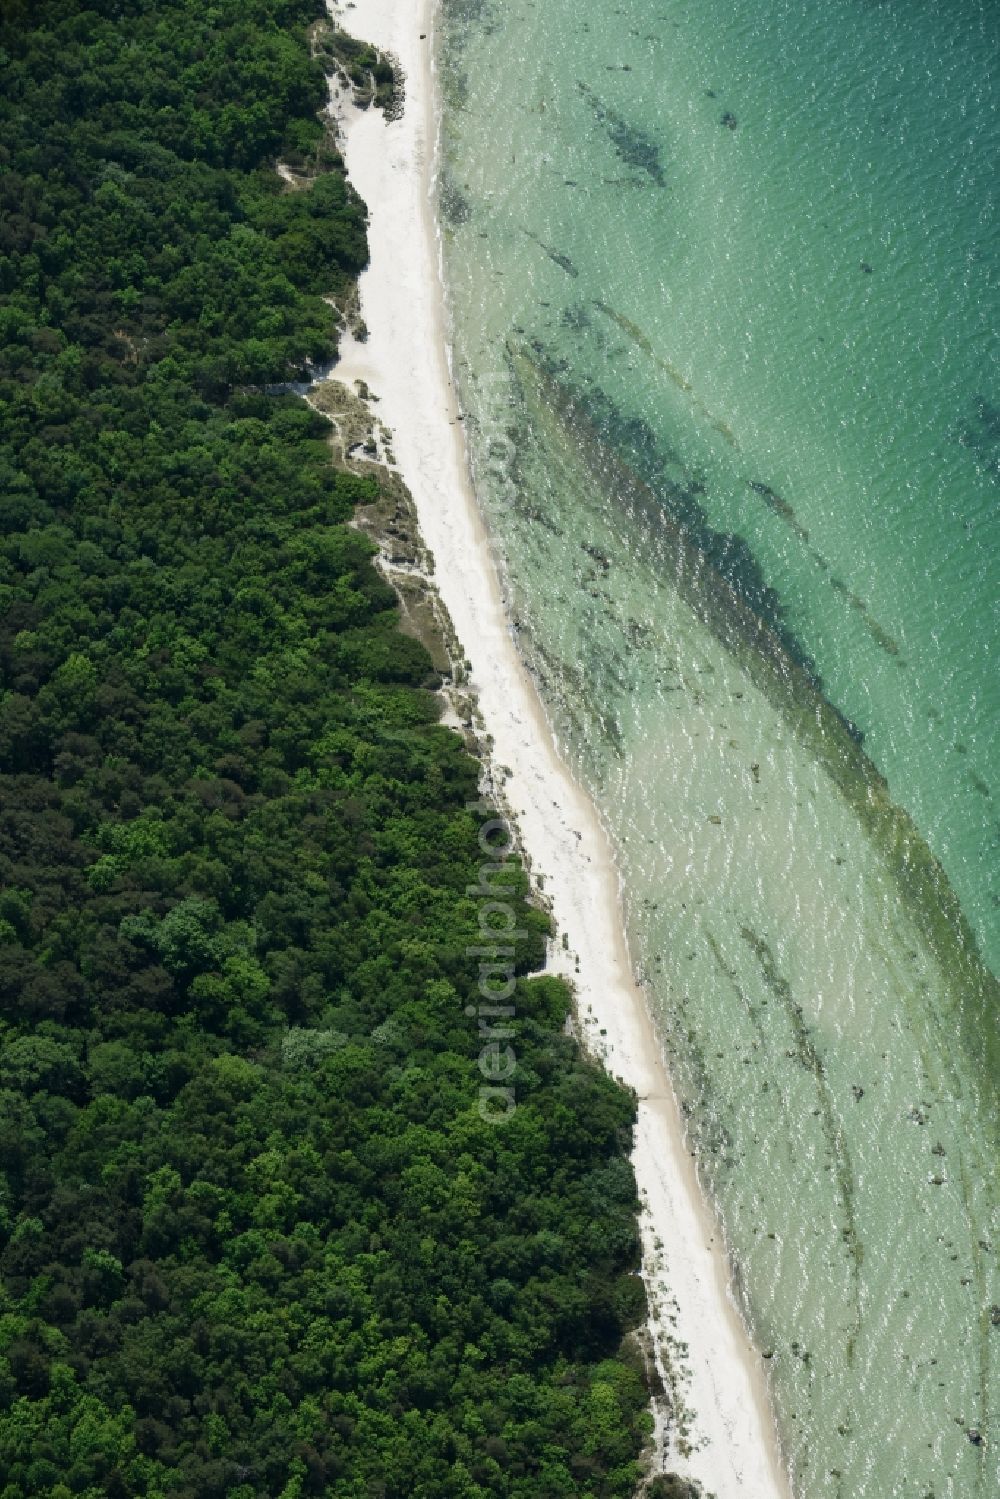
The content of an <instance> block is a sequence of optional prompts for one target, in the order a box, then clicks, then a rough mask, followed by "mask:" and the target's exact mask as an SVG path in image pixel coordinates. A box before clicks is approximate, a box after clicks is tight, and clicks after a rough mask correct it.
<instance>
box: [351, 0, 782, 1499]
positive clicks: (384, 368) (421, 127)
mask: <svg viewBox="0 0 1000 1499" xmlns="http://www.w3.org/2000/svg"><path fill="white" fill-rule="evenodd" d="M329 8H330V11H331V14H332V15H333V16H334V18H335V19H336V20H337V21H338V23H339V24H340V25H341V26H342V27H343V28H344V29H345V30H348V31H349V32H351V33H352V34H354V32H355V30H357V32H358V33H359V34H360V35H361V36H362V37H363V38H364V39H365V40H368V41H372V42H373V43H374V44H375V45H376V46H378V47H379V48H380V49H381V50H383V51H385V52H389V53H392V54H393V55H394V57H395V58H397V59H398V61H399V62H400V64H401V66H402V68H403V72H404V75H405V89H406V97H405V104H404V108H403V113H402V118H401V119H399V120H397V121H394V122H392V123H391V124H387V123H386V121H385V119H384V117H383V116H382V114H381V113H380V112H379V111H378V110H376V109H374V108H371V109H369V110H367V111H361V110H355V109H353V108H344V109H343V110H342V111H341V115H342V117H341V118H340V119H339V120H338V124H339V126H340V133H341V138H342V144H343V147H344V155H345V160H346V163H347V169H348V175H349V177H350V179H351V181H352V183H353V185H354V186H355V187H356V189H357V191H358V192H359V193H360V195H361V197H362V198H363V199H364V200H365V202H366V203H367V204H368V205H369V214H370V229H369V242H370V262H369V266H368V268H367V269H366V270H365V271H364V272H363V273H362V276H361V280H360V299H361V313H362V316H363V318H364V320H365V323H366V324H367V327H368V330H369V337H368V340H367V342H365V343H363V344H361V343H358V342H356V341H355V340H353V339H350V338H347V337H345V338H344V339H343V340H342V344H341V358H340V360H339V361H338V364H337V366H336V368H335V371H334V372H333V375H332V378H334V379H336V380H339V381H341V382H343V383H345V384H347V385H348V386H349V387H350V388H351V389H353V388H354V386H353V382H354V381H355V380H358V379H361V380H364V381H365V382H366V384H367V385H368V386H369V387H370V389H371V391H372V392H373V394H374V395H375V396H376V397H377V398H378V406H377V415H378V418H379V420H380V421H382V422H383V423H384V424H385V425H386V426H387V427H388V428H389V429H390V430H391V432H392V439H393V451H394V453H395V455H396V459H397V463H398V468H399V471H400V473H401V475H402V477H403V478H404V480H405V482H406V484H407V486H408V487H409V490H410V492H411V494H412V497H413V501H414V504H415V507H416V512H417V517H418V520H419V524H420V529H421V533H422V536H423V539H424V542H425V543H426V545H427V547H428V548H429V550H430V552H431V554H432V556H433V557H434V559H435V563H436V567H435V572H434V581H435V584H436V587H437V589H438V591H439V593H440V596H441V599H442V602H443V604H444V606H445V608H446V609H447V611H448V613H449V615H450V617H451V620H452V622H453V624H454V627H455V630H456V632H457V635H458V638H459V640H460V641H461V642H462V646H463V648H464V651H465V653H466V656H467V657H468V659H469V661H470V662H471V672H470V676H469V680H468V683H467V686H468V689H469V690H470V691H471V693H472V695H473V696H474V698H475V699H476V701H477V704H478V708H479V711H480V713H481V715H482V718H483V722H484V726H485V731H486V732H487V734H489V735H490V736H491V739H492V744H493V749H492V759H493V761H494V763H495V764H496V765H498V766H503V767H505V769H506V771H507V772H508V774H507V778H506V782H505V787H504V795H505V800H506V801H507V802H508V803H509V805H510V808H511V812H512V816H513V818H514V821H515V822H516V825H517V829H518V834H519V838H520V840H521V841H522V843H523V845H524V847H525V849H526V850H527V852H528V854H529V855H530V858H531V873H532V876H533V880H534V882H535V883H536V884H537V883H538V882H539V879H540V878H543V879H544V882H545V898H546V901H547V904H548V905H549V907H550V909H551V911H552V915H553V918H554V920H555V922H556V925H557V928H558V930H559V932H560V933H561V934H565V937H566V940H567V942H568V947H569V951H568V952H564V951H563V950H562V947H561V946H560V945H559V944H553V950H552V954H551V958H550V962H551V969H552V971H553V972H557V973H562V974H564V975H565V976H566V977H568V978H570V979H571V980H572V981H573V983H574V986H575V989H576V993H577V1006H578V1014H579V1017H580V1019H581V1020H583V1019H584V1018H586V1020H587V1022H588V1026H589V1031H590V1035H589V1036H588V1035H587V1034H585V1035H584V1036H583V1037H582V1038H581V1039H582V1041H583V1044H585V1045H587V1046H588V1047H589V1049H591V1050H592V1051H594V1052H596V1053H597V1054H599V1055H600V1056H601V1057H602V1059H603V1062H604V1065H605V1066H606V1067H607V1069H608V1070H609V1071H610V1072H611V1073H612V1074H613V1075H614V1076H616V1077H618V1078H619V1079H620V1080H621V1081H623V1082H624V1083H625V1084H627V1085H628V1086H630V1087H631V1088H633V1089H634V1090H635V1091H636V1093H637V1094H638V1097H639V1106H638V1118H637V1124H636V1131H635V1141H634V1149H633V1155H632V1162H633V1166H634V1169H635V1174H636V1181H637V1186H638V1190H639V1194H640V1197H641V1199H642V1202H643V1211H642V1214H641V1217H640V1230H641V1233H642V1242H643V1259H644V1272H643V1273H644V1276H645V1278H646V1282H647V1288H648V1291H649V1297H650V1321H649V1323H648V1328H649V1332H650V1334H651V1336H652V1339H653V1343H654V1348H655V1354H656V1362H657V1365H658V1367H659V1368H660V1372H661V1375H662V1374H663V1373H664V1366H665V1364H666V1363H667V1362H670V1363H671V1365H672V1377H668V1378H666V1379H665V1384H666V1385H667V1387H668V1389H669V1390H670V1392H671V1394H672V1396H673V1398H674V1400H675V1402H679V1401H682V1402H683V1407H684V1409H683V1410H676V1411H675V1415H674V1419H673V1420H671V1421H670V1422H669V1423H668V1430H669V1435H670V1436H672V1437H676V1436H677V1434H678V1432H677V1426H678V1418H679V1419H680V1424H681V1426H682V1428H683V1430H684V1435H685V1437H686V1442H688V1443H690V1444H691V1447H692V1449H693V1450H692V1451H691V1452H690V1454H689V1455H686V1456H685V1455H683V1454H682V1452H681V1451H680V1450H679V1449H678V1448H674V1447H668V1450H667V1451H666V1453H664V1451H663V1430H662V1428H663V1421H662V1416H661V1415H659V1414H658V1418H657V1451H656V1458H657V1462H658V1466H660V1467H662V1468H664V1469H666V1470H669V1471H673V1472H676V1473H678V1474H679V1475H681V1476H685V1477H689V1478H693V1479H697V1480H698V1481H699V1482H700V1483H702V1484H703V1485H704V1487H705V1489H706V1490H707V1491H709V1492H711V1493H714V1494H715V1495H717V1499H735V1496H737V1495H739V1496H742V1499H779V1496H781V1499H788V1496H789V1495H790V1493H791V1490H790V1486H789V1483H788V1480H787V1477H786V1476H785V1473H784V1469H783V1465H782V1462H781V1457H780V1452H779V1448H778V1442H777V1436H776V1433H775V1428H774V1421H773V1417H772V1414H771V1409H770V1402H769V1399H768V1393H767V1385H766V1380H765V1378H764V1372H763V1363H762V1360H761V1358H760V1355H759V1354H757V1353H756V1352H755V1350H754V1349H753V1348H752V1346H751V1344H750V1340H749V1337H748V1335H747V1331H746V1328H745V1326H744V1324H743V1322H742V1319H741V1317H740V1315H739V1312H738V1311H737V1308H736V1305H735V1302H734V1300H733V1297H732V1292H731V1288H730V1270H729V1264H728V1260H727V1257H726V1253H725V1247H724V1243H723V1239H722V1235H721V1231H720V1229H719V1226H718V1224H717V1222H716V1221H715V1218H714V1215H713V1212H712V1209H711V1207H710V1206H709V1204H708V1203H707V1201H706V1199H705V1197H704V1195H703V1193H702V1191H701V1187H700V1185H699V1182H698V1179H697V1174H696V1170H695V1167H694V1164H693V1162H692V1159H691V1156H690V1153H689V1151H688V1147H687V1144H686V1141H685V1135H684V1130H683V1124H682V1120H681V1117H680V1112H679V1109H678V1107H677V1103H676V1099H675V1097H674V1094H673V1090H672V1087H671V1084H670V1080H669V1077H668V1074H667V1072H666V1068H665V1065H664V1063H663V1059H662V1051H661V1048H660V1046H659V1043H658V1041H657V1038H656V1035H655V1032H654V1027H653V1024H652V1021H651V1018H650V1014H649V1011H648V1008H647V1005H646V1002H645V998H644V996H643V994H642V991H641V990H640V988H639V987H638V985H637V984H636V982H635V980H634V978H633V970H632V964H631V961H630V958H629V953H628V948H627V943H626V939H625V933H624V926H623V921H622V916H621V902H620V884H619V877H618V872H617V867H616V864H615V860H614V856H613V853H612V850H611V847H610V845H609V842H608V839H607V836H606V834H605V832H604V829H603V826H602V824H601V822H600V819H599V816H598V813H597V811H596V809H595V807H594V806H593V804H592V803H591V802H590V800H589V798H588V797H587V796H586V794H585V793H584V792H583V791H582V790H581V789H580V788H579V787H578V786H577V784H576V782H575V780H574V779H573V777H572V774H571V772H570V770H569V768H568V767H567V766H566V765H565V764H564V762H563V760H562V759H561V757H560V754H559V750H558V747H557V745H556V743H555V741H554V739H553V736H552V732H551V729H550V727H549V725H548V722H547V720H546V718H545V714H544V710H543V707H542V704H541V702H540V700H539V698H538V695H537V692H536V689H535V687H534V685H533V682H532V680H531V678H530V675H529V673H528V671H527V668H526V667H525V665H524V663H523V661H522V660H521V658H520V656H519V654H518V652H517V648H516V646H515V644H514V640H513V636H512V633H511V628H510V624H509V621H508V617H507V613H506V608H505V604H504V600H503V596H502V592H501V587H500V583H499V580H498V576H497V571H496V566H495V561H494V556H493V548H492V545H491V542H490V539H489V537H488V535H487V533H486V529H485V525H484V522H483V520H482V517H481V514H480V511H479V507H478V504H477V501H476V497H475V494H474V492H473V488H472V481H471V477H470V472H469V463H468V456H467V452H466V446H465V440H464V432H463V427H462V423H461V421H460V420H459V415H460V413H459V411H458V409H457V406H456V399H455V391H454V387H453V383H452V379H451V369H450V364H449V353H448V330H447V320H446V314H445V304H444V293H443V286H442V281H441V272H440V254H439V242H438V236H437V226H436V223H435V218H434V211H433V203H432V188H433V172H434V161H435V155H436V146H437V120H436V113H435V84H434V76H433V74H434V67H433V39H434V27H435V25H436V19H437V17H436V10H437V7H436V4H435V0H416V3H414V0H366V3H365V4H364V5H363V6H357V7H351V8H350V9H348V8H346V7H342V6H341V5H339V4H336V3H332V4H330V6H329ZM575 959H578V964H579V966H578V967H577V966H576V963H575V961H574V960H575ZM598 1032H600V1033H601V1037H602V1039H601V1041H600V1043H599V1044H598V1045H597V1046H594V1045H593V1044H592V1038H593V1037H596V1034H597V1033H598ZM685 1344H686V1345H687V1349H686V1353H685V1354H684V1362H683V1365H682V1366H681V1367H678V1360H677V1356H676V1354H675V1355H671V1354H670V1352H669V1350H670V1349H671V1348H672V1347H673V1348H676V1347H677V1345H685Z"/></svg>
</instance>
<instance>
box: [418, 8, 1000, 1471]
mask: <svg viewBox="0 0 1000 1499" xmlns="http://www.w3.org/2000/svg"><path fill="white" fill-rule="evenodd" d="M441 66H442V76H443V83H444V99H445V118H444V127H443V129H444V166H443V172H442V181H441V209H442V219H443V222H444V240H445V268H446V279H447V282H448V289H449V296H450V302H451V309H452V316H453V321H454V339H455V357H456V374H457V378H458V380H459V384H460V388H461V392H462V397H463V400H464V403H465V406H466V409H467V412H468V420H467V429H468V432H469V439H470V446H471V454H472V459H473V464H474V468H475V473H476V478H477V487H478V490H479V494H480V497H481V501H482V504H483V506H484V509H485V511H486V514H487V518H488V520H489V521H490V524H491V526H492V528H493V530H494V533H495V535H496V537H497V540H498V542H499V544H500V548H501V551H502V555H503V557H504V561H505V566H506V571H507V586H508V591H509V596H510V601H511V608H512V611H513V613H514V617H515V619H516V621H517V624H518V627H519V632H520V639H521V642H522V644H523V647H524V651H525V654H526V656H527V658H528V660H529V662H530V663H531V665H532V667H533V669H534V671H535V673H536V675H537V678H538V681H539V684H540V686H541V689H542V691H543V695H544V696H545V699H546V702H547V704H548V707H549V711H550V714H551V716H552V720H553V723H554V724H555V726H556V728H557V731H558V733H559V735H560V738H561V740H562V742H563V743H564V745H565V747H566V750H567V752H568V753H569V754H570V756H571V758H572V760H573V762H574V764H575V765H576V767H577V769H578V771H579V773H580V774H581V776H582V777H583V779H584V780H585V781H586V783H587V784H588V786H589V787H590V789H591V790H592V792H593V794H594V796H595V799H596V801H597V803H598V805H599V806H600V808H601V810H602V812H603V814H604V816H605V818H606V821H607V824H608V826H609V830H610V831H611V833H612V835H613V838H614V840H615V844H616V847H617V849H618V851H619V856H620V860H621V867H622V872H623V876H624V882H625V893H626V907H627V912H626V914H627V920H628V926H629V935H630V939H631V942H632V945H633V952H634V955H635V957H636V960H637V962H638V963H639V965H640V966H641V968H642V971H643V973H644V975H645V976H646V978H647V980H648V983H649V986H650V994H651V998H652V1003H653V1005H654V1008H655V1010H656V1013H657V1017H658V1019H659V1022H660V1025H661V1029H662V1034H663V1037H664V1044H665V1046H666V1048H667V1053H668V1057H669V1061H670V1065H671V1068H672V1071H673V1075H674V1078H675V1081H676V1084H677V1087H678V1091H679V1094H680V1096H681V1099H682V1105H683V1108H684V1110H685V1113H686V1115H687V1117H688V1119H689V1123H690V1128H691V1138H692V1142H693V1145H694V1146H695V1148H696V1149H697V1151H698V1156H699V1163H700V1167H701V1171H702V1174H703V1178H704V1180H705V1182H706V1184H707V1186H708V1187H709V1189H710V1190H711V1192H712V1194H713V1196H714V1198H715V1200H716V1202H717V1204H718V1207H719V1211H720V1214H721V1216H722V1220H723V1223H724V1226H725V1229H726V1234H727V1238H728V1243H729V1246H730V1250H731V1253H732V1258H733V1261H734V1266H735V1275H736V1286H737V1290H738V1293H739V1295H740V1296H741V1299H742V1302H743V1305H744V1307H745V1310H746V1313H747V1316H748V1319H749V1321H750V1325H751V1327H752V1330H753V1334H754V1337H755V1339H756V1343H757V1347H758V1349H759V1350H760V1352H761V1354H762V1356H763V1355H767V1368H768V1372H769V1376H770V1379H771V1385H772V1391H773V1396H774V1403H775V1409H776V1413H777V1419H778V1424H779V1429H780V1435H781V1438H782V1442H783V1444H784V1448H785V1451H786V1453H787V1455H788V1458H789V1461H790V1463H791V1467H792V1471H793V1474H794V1477H795V1481H796V1485H797V1489H798V1492H799V1493H800V1494H802V1495H808V1496H809V1499H825V1496H828V1495H829V1496H833V1495H837V1496H843V1499H848V1496H852V1499H853V1496H869V1499H886V1496H890V1495H907V1496H909V1495H913V1496H914V1499H926V1496H927V1495H934V1496H935V1499H942V1496H953V1499H979V1496H986V1495H990V1496H992V1495H993V1494H994V1493H996V1492H997V1491H998V1489H1000V1468H998V1454H1000V1426H998V1425H997V1408H998V1395H1000V1390H998V1376H997V1353H996V1348H997V1342H998V1339H1000V1328H998V1327H997V1325H996V1323H997V1321H998V1320H1000V1312H998V1311H997V1303H998V1302H1000V1286H998V1284H997V1258H996V1244H995V1233H996V1231H997V1223H996V1216H995V1215H996V1207H997V1190H996V1177H995V1163H996V1129H995V1127H996V1116H995V1112H994V1110H995V1100H996V1083H997V1078H996V1057H997V1052H996V1049H995V1046H996V1031H995V1026H996V1019H995V1009H994V1008H993V1007H994V1006H995V1003H996V982H995V979H994V977H993V973H994V972H995V970H996V965H997V963H998V961H1000V922H998V920H997V907H998V901H1000V858H998V849H997V833H998V819H1000V776H998V774H997V760H996V746H997V730H998V717H1000V713H998V708H1000V692H998V687H997V672H996V662H997V659H998V645H1000V640H998V636H1000V622H998V613H997V609H996V593H997V586H996V585H997V560H996V559H997V557H998V550H1000V505H998V498H1000V357H998V345H997V340H996V327H997V321H998V319H997V313H998V280H1000V219H998V214H997V202H996V198H997V184H998V182H1000V174H998V166H1000V110H998V97H997V96H998V92H1000V11H998V10H997V7H996V5H995V4H994V3H992V0H949V3H930V0H907V3H905V4H904V3H902V0H883V3H878V0H827V3H824V4H819V3H816V0H726V3H723V0H697V3H695V0H630V3H621V4H613V3H597V0H588V3H582V4H581V3H580V0H545V3H544V4H543V3H541V0H538V3H531V0H445V5H444V38H443V41H442V45H441ZM862 738H863V747H862V744H861V741H862ZM990 965H992V969H991V966H990Z"/></svg>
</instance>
